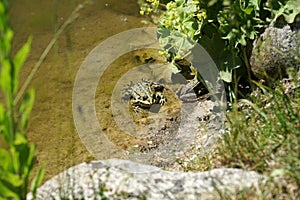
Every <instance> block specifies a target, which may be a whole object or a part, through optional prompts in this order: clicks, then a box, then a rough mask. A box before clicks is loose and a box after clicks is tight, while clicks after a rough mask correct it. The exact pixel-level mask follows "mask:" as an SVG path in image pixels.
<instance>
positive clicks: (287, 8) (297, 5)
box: [271, 0, 300, 24]
mask: <svg viewBox="0 0 300 200" xmlns="http://www.w3.org/2000/svg"><path fill="white" fill-rule="evenodd" d="M271 11H272V12H273V13H274V15H275V17H274V18H273V20H272V22H275V21H276V19H277V18H278V17H280V16H281V15H283V16H284V18H285V20H286V21H287V23H289V24H290V23H293V22H294V20H295V17H296V16H297V15H298V14H300V0H289V1H287V3H286V4H285V5H281V6H280V9H278V10H275V9H272V10H271Z"/></svg>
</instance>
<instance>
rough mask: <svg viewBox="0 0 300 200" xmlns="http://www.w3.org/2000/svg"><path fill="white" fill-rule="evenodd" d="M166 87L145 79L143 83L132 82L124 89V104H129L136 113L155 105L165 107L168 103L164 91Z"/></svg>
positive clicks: (122, 98)
mask: <svg viewBox="0 0 300 200" xmlns="http://www.w3.org/2000/svg"><path fill="white" fill-rule="evenodd" d="M164 89H165V87H164V85H162V84H160V83H157V82H154V81H150V80H148V79H145V78H143V79H142V80H141V81H137V82H136V83H133V82H132V81H131V82H130V83H129V84H127V85H125V86H124V87H123V89H122V94H121V96H122V97H121V100H122V102H129V104H130V105H131V106H132V108H133V110H134V111H135V112H139V111H140V109H150V108H151V107H152V106H154V105H157V104H158V105H160V106H163V105H164V104H166V103H167V99H166V98H165V96H164V94H163V91H164Z"/></svg>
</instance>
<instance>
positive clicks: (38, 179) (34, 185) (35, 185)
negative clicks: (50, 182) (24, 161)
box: [30, 167, 45, 198]
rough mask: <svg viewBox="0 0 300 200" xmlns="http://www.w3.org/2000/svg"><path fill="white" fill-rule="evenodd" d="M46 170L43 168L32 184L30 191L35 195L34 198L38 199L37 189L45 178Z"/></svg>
mask: <svg viewBox="0 0 300 200" xmlns="http://www.w3.org/2000/svg"><path fill="white" fill-rule="evenodd" d="M44 173H45V169H44V168H43V167H42V168H40V169H39V171H38V173H37V175H36V176H35V177H34V179H33V180H32V182H31V186H30V191H31V192H32V194H33V197H34V198H35V197H36V192H37V188H38V187H39V186H40V185H41V183H42V180H43V177H44Z"/></svg>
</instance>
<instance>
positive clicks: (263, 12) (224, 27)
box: [139, 0, 300, 99]
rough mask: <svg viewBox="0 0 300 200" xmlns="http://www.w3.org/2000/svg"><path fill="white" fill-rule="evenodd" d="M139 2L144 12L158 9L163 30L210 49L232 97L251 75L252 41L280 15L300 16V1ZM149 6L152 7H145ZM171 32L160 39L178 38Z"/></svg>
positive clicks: (289, 19)
mask: <svg viewBox="0 0 300 200" xmlns="http://www.w3.org/2000/svg"><path fill="white" fill-rule="evenodd" d="M139 2H140V4H141V11H142V12H141V13H142V14H151V13H153V12H154V13H155V14H157V13H159V14H160V15H161V16H160V20H159V22H158V27H159V31H158V32H159V33H162V32H163V33H168V32H167V31H165V30H164V29H167V30H171V31H178V32H180V33H182V34H184V35H186V36H187V37H186V38H189V39H192V40H194V41H195V42H197V43H200V44H201V45H202V46H203V47H204V48H205V49H206V51H207V52H208V53H209V54H210V56H211V57H212V58H213V60H214V61H215V63H216V65H217V66H218V68H219V71H220V77H221V79H222V80H223V81H225V82H226V83H227V87H228V90H229V91H231V94H230V95H231V96H232V98H231V99H235V98H236V94H234V92H233V86H234V84H235V85H237V82H238V81H239V79H240V78H241V77H242V76H244V75H246V76H248V78H250V73H249V72H250V69H249V52H250V51H251V44H252V41H253V40H254V39H256V38H257V37H258V35H259V33H261V32H262V31H263V30H264V28H266V27H267V26H268V25H270V24H273V23H274V22H275V21H276V20H277V19H278V18H279V17H280V16H283V17H284V18H285V20H286V21H287V22H288V23H292V22H293V21H294V20H295V17H296V15H298V14H300V0H280V1H274V0H174V1H171V0H169V1H164V3H165V4H163V3H161V4H159V1H158V0H155V1H154V0H140V1H139ZM147 5H148V7H149V6H150V7H151V9H144V8H145V7H147ZM169 33H170V34H169V35H166V34H164V35H161V37H160V40H169V41H176V37H177V36H175V35H174V34H172V32H170V31H169ZM187 43H188V42H187ZM163 44H165V42H163ZM175 45H176V44H174V43H169V44H168V46H166V45H164V46H163V49H164V50H165V51H167V52H168V51H169V49H172V46H175ZM186 48H187V49H185V50H184V51H185V52H188V51H190V48H191V47H189V46H188V47H186ZM173 49H174V48H173ZM175 49H176V48H175ZM181 50H182V49H181ZM165 55H167V56H168V59H169V60H171V61H172V60H178V59H182V55H181V54H180V52H179V51H173V52H172V54H171V56H170V53H166V52H165ZM177 67H178V66H177ZM179 70H180V69H179ZM236 70H239V71H238V73H237V74H238V75H236V76H235V77H234V76H233V74H234V73H233V72H234V71H236ZM246 72H248V73H246Z"/></svg>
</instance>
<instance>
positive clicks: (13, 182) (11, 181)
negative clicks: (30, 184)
mask: <svg viewBox="0 0 300 200" xmlns="http://www.w3.org/2000/svg"><path fill="white" fill-rule="evenodd" d="M1 183H2V184H3V186H6V187H11V186H13V187H15V188H18V187H20V186H22V184H23V180H22V179H21V178H20V176H18V175H17V174H14V173H11V172H8V171H5V172H4V173H3V174H2V176H1Z"/></svg>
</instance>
